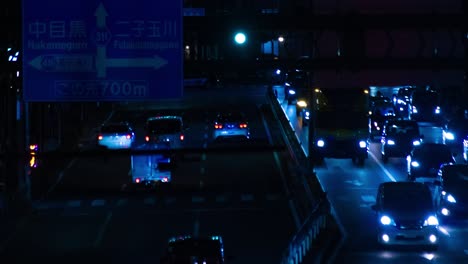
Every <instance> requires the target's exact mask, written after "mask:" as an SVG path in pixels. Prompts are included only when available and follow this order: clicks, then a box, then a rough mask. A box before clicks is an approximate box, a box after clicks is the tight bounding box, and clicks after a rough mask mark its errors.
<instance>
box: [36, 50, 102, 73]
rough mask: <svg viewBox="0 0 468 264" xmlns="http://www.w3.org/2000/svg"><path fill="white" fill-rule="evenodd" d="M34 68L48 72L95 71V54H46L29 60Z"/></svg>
mask: <svg viewBox="0 0 468 264" xmlns="http://www.w3.org/2000/svg"><path fill="white" fill-rule="evenodd" d="M29 65H31V66H32V67H33V68H35V69H37V70H41V71H46V72H93V71H95V69H94V56H93V55H91V54H73V55H71V54H46V55H39V56H37V57H36V58H34V59H33V60H31V61H30V62H29Z"/></svg>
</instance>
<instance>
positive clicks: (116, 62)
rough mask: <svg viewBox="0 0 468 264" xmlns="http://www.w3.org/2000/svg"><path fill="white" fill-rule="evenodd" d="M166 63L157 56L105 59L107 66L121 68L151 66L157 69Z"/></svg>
mask: <svg viewBox="0 0 468 264" xmlns="http://www.w3.org/2000/svg"><path fill="white" fill-rule="evenodd" d="M166 64H167V61H166V60H165V59H163V58H161V57H159V56H156V55H155V56H154V57H153V58H119V59H107V60H106V66H107V67H117V68H119V67H123V68H131V67H132V68H135V67H152V68H154V69H159V68H161V67H163V66H164V65H166Z"/></svg>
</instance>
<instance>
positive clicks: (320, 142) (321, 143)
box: [317, 139, 325, 148]
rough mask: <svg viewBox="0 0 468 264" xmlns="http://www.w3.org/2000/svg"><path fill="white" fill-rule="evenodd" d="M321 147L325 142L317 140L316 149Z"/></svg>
mask: <svg viewBox="0 0 468 264" xmlns="http://www.w3.org/2000/svg"><path fill="white" fill-rule="evenodd" d="M323 146H325V141H323V140H322V139H319V140H317V147H319V148H322V147H323Z"/></svg>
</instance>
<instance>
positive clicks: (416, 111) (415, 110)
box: [413, 106, 418, 114]
mask: <svg viewBox="0 0 468 264" xmlns="http://www.w3.org/2000/svg"><path fill="white" fill-rule="evenodd" d="M417 113H418V109H417V108H416V106H413V114H417Z"/></svg>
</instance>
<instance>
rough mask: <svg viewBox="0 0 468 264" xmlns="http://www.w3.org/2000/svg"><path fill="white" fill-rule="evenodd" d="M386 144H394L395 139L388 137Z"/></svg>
mask: <svg viewBox="0 0 468 264" xmlns="http://www.w3.org/2000/svg"><path fill="white" fill-rule="evenodd" d="M387 144H388V145H395V141H393V140H391V139H389V140H387Z"/></svg>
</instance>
